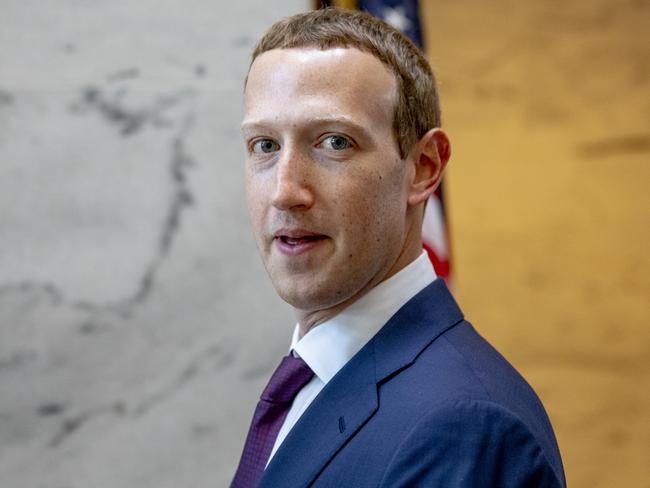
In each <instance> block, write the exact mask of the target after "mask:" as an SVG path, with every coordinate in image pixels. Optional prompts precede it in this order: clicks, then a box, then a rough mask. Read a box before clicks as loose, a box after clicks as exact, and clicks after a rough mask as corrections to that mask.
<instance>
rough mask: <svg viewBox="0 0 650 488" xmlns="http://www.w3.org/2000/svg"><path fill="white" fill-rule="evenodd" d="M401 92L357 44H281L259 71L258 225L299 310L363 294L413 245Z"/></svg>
mask: <svg viewBox="0 0 650 488" xmlns="http://www.w3.org/2000/svg"><path fill="white" fill-rule="evenodd" d="M396 96H397V94H396V81H395V78H394V76H393V74H392V73H391V72H390V71H388V69H387V68H386V67H384V65H383V64H382V63H381V62H380V61H379V60H377V59H376V58H374V57H373V56H371V55H370V54H367V53H364V52H362V51H359V50H357V49H343V48H339V49H330V50H325V51H321V50H318V49H276V50H271V51H268V52H266V53H264V54H262V55H260V56H259V57H258V58H257V59H256V60H255V62H254V63H253V65H252V67H251V70H250V73H249V76H248V83H247V86H246V93H245V115H244V122H243V124H242V132H243V136H244V140H245V143H246V147H247V160H246V192H247V198H248V206H249V210H250V214H251V221H252V226H253V232H254V234H255V238H256V241H257V245H258V247H259V250H260V253H261V255H262V259H263V261H264V265H265V266H266V269H267V271H268V273H269V276H270V277H271V280H272V282H273V284H274V286H275V288H276V290H277V292H278V294H279V295H280V296H281V297H282V298H283V299H284V300H285V301H286V302H288V303H290V304H291V305H293V306H294V307H296V308H297V309H299V310H303V311H317V310H325V309H328V308H331V307H334V306H336V305H339V304H342V303H343V302H346V301H349V300H354V299H355V297H358V296H360V294H362V293H363V292H365V291H366V290H368V289H369V288H371V287H373V286H375V285H376V284H377V283H379V282H380V281H382V280H383V279H385V278H386V277H387V276H388V275H389V274H391V269H392V268H394V267H395V265H396V262H397V261H398V258H399V257H400V253H401V252H402V250H403V248H404V246H405V241H406V234H407V232H406V215H407V198H408V190H409V178H410V175H411V173H410V171H409V166H408V165H406V164H405V161H403V160H402V159H401V158H400V155H399V149H398V146H397V142H396V140H395V135H394V133H393V117H394V109H395V103H396ZM393 272H394V271H393Z"/></svg>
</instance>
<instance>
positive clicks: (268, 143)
mask: <svg viewBox="0 0 650 488" xmlns="http://www.w3.org/2000/svg"><path fill="white" fill-rule="evenodd" d="M278 149H280V145H279V144H278V143H277V142H275V141H274V140H271V139H260V140H258V141H255V144H253V152H254V153H264V154H268V153H271V152H273V151H277V150H278Z"/></svg>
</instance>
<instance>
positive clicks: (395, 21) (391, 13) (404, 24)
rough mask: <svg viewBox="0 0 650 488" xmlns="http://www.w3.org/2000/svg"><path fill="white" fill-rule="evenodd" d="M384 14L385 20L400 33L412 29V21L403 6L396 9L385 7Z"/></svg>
mask: <svg viewBox="0 0 650 488" xmlns="http://www.w3.org/2000/svg"><path fill="white" fill-rule="evenodd" d="M382 14H383V15H382V17H383V18H384V20H385V21H386V22H388V23H389V24H390V25H392V26H393V27H395V29H397V30H398V31H400V32H404V31H405V30H406V29H408V28H409V27H411V21H410V20H409V18H408V17H407V16H406V12H405V11H404V7H402V6H398V7H395V8H391V7H385V8H384V9H383V12H382Z"/></svg>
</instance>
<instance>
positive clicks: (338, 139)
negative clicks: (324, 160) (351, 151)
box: [323, 135, 352, 151]
mask: <svg viewBox="0 0 650 488" xmlns="http://www.w3.org/2000/svg"><path fill="white" fill-rule="evenodd" d="M323 144H324V145H325V147H326V148H327V149H333V150H335V151H342V150H344V149H348V148H350V147H352V143H351V142H350V139H348V138H347V137H344V136H336V135H335V136H328V137H326V138H325V140H324V141H323Z"/></svg>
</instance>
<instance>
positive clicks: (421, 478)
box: [259, 279, 565, 488]
mask: <svg viewBox="0 0 650 488" xmlns="http://www.w3.org/2000/svg"><path fill="white" fill-rule="evenodd" d="M259 486H260V487H265V488H271V487H272V488H280V487H288V488H294V487H295V488H298V487H306V486H314V487H336V488H339V487H351V488H363V487H500V488H507V487H561V486H565V479H564V472H563V468H562V461H561V459H560V453H559V450H558V447H557V443H556V441H555V436H554V434H553V430H552V428H551V424H550V422H549V420H548V417H547V415H546V412H545V411H544V408H543V406H542V404H541V402H540V401H539V399H538V398H537V395H536V394H535V392H534V391H533V390H532V389H531V387H530V386H529V385H528V384H527V383H526V381H525V380H524V379H523V378H522V377H521V376H520V375H519V373H517V371H515V369H514V368H513V367H512V366H511V365H510V364H509V363H508V362H507V361H506V360H505V359H504V358H503V357H502V356H501V355H500V354H499V353H498V352H497V351H496V350H495V349H494V348H492V346H490V345H489V344H488V343H487V342H486V341H485V340H484V339H483V338H482V337H481V336H480V335H479V334H478V333H477V332H476V331H475V330H474V328H473V327H472V326H471V325H470V324H469V323H468V322H466V321H465V320H463V315H462V312H461V311H460V309H459V308H458V306H457V305H456V302H455V301H454V299H453V297H452V296H451V294H450V293H449V291H448V289H447V287H446V286H445V284H444V282H443V281H442V280H440V279H438V280H436V281H434V282H433V283H432V284H431V285H429V286H428V287H426V288H425V289H424V290H422V291H421V292H420V293H419V294H417V295H416V296H415V297H414V298H412V299H411V300H410V301H409V302H408V303H407V304H406V305H404V306H403V307H402V308H401V309H400V310H399V311H398V312H397V313H396V314H395V315H394V316H393V317H392V318H391V319H390V320H389V321H388V323H387V324H386V325H385V326H384V327H383V328H382V329H381V330H380V331H379V332H378V333H377V335H376V336H375V337H374V338H373V339H372V340H371V341H370V342H369V343H368V344H366V345H365V346H364V347H363V348H362V349H361V351H359V352H358V353H357V354H356V355H355V356H354V357H353V358H352V359H351V360H350V362H349V363H348V364H346V365H345V366H344V367H343V369H342V370H341V371H339V373H338V374H337V375H336V376H335V377H334V378H333V379H332V380H331V381H330V382H329V383H328V384H327V385H326V386H325V388H324V389H323V390H322V391H321V392H320V394H319V395H318V396H317V397H316V399H315V400H314V401H313V403H312V404H311V405H310V406H309V408H308V409H307V410H306V411H305V413H304V414H303V415H302V417H301V418H300V419H299V420H298V423H297V424H296V425H295V426H294V428H293V429H292V430H291V432H289V435H288V436H287V437H286V439H285V441H284V442H283V443H282V445H281V446H280V448H279V449H278V451H277V452H276V454H275V456H274V457H273V459H272V460H271V462H270V463H269V466H268V467H267V469H266V470H265V472H264V476H263V478H262V480H261V482H260V485H259Z"/></svg>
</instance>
